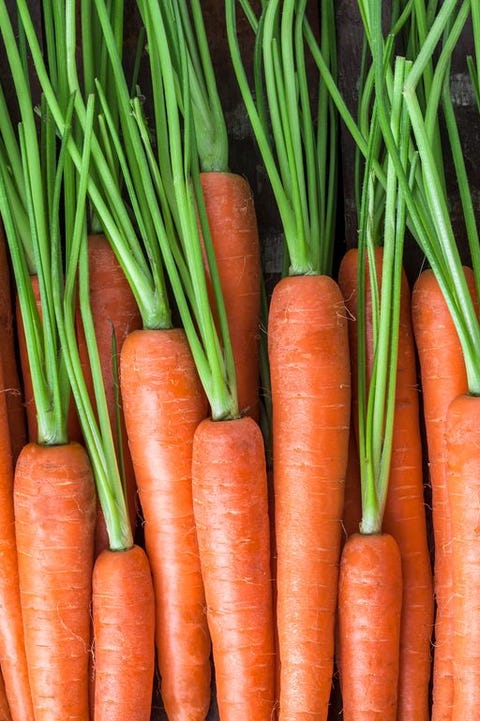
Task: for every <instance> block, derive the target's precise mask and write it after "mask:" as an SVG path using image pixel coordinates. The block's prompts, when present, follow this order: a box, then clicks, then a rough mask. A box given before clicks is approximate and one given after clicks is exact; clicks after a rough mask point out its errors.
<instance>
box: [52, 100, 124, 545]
mask: <svg viewBox="0 0 480 721" xmlns="http://www.w3.org/2000/svg"><path fill="white" fill-rule="evenodd" d="M93 110H94V103H93V96H90V98H89V101H88V105H87V113H86V118H85V120H86V123H85V139H84V145H83V152H82V163H81V167H80V172H79V178H78V190H77V194H76V196H75V198H73V199H72V198H71V199H70V200H71V202H72V203H74V204H75V220H74V229H73V237H72V242H71V245H70V252H69V254H68V256H67V259H66V275H65V282H64V285H63V282H62V270H61V266H60V257H61V248H60V234H59V233H58V232H57V233H55V235H54V247H53V251H54V252H53V253H52V267H51V275H52V279H53V282H54V286H55V292H54V299H55V310H56V316H57V319H58V328H59V333H60V336H61V340H62V346H63V348H64V350H65V359H66V366H67V372H68V376H69V378H70V382H71V385H72V390H73V393H74V397H75V402H76V405H77V409H78V413H79V417H80V422H81V425H82V432H83V435H84V438H85V443H86V447H87V450H88V452H89V456H90V460H91V463H92V468H93V472H94V477H95V482H96V485H97V490H98V496H99V500H100V503H101V506H102V511H103V514H104V517H105V523H106V527H107V532H108V538H109V547H110V549H112V550H123V549H127V548H130V547H131V546H132V544H133V538H132V531H131V527H130V522H129V517H128V511H127V507H126V502H125V497H124V493H123V487H122V481H121V477H120V473H119V469H118V464H117V459H116V454H115V446H114V441H113V436H112V430H111V427H110V421H109V415H108V408H107V402H106V397H105V391H104V387H103V381H102V369H101V365H100V359H99V357H98V350H97V346H96V340H95V328H94V324H93V320H92V316H91V309H90V305H89V287H88V254H87V244H86V241H87V237H86V197H87V183H88V173H89V165H90V153H91V138H92V125H93ZM67 140H68V136H67V134H65V135H64V137H63V139H62V153H63V154H64V155H66V147H67ZM57 187H58V186H57ZM78 270H79V288H78V291H79V292H78V295H79V298H80V311H81V316H82V321H83V325H84V329H85V338H86V341H87V348H88V355H89V360H90V366H91V371H92V378H93V381H94V395H95V410H94V409H93V407H92V404H91V402H90V398H89V393H88V389H87V386H86V383H85V379H84V376H83V371H82V364H81V360H80V355H79V352H78V345H77V339H76V332H75V308H76V295H77V293H76V291H77V271H78ZM97 418H98V423H97V420H96V419H97Z"/></svg>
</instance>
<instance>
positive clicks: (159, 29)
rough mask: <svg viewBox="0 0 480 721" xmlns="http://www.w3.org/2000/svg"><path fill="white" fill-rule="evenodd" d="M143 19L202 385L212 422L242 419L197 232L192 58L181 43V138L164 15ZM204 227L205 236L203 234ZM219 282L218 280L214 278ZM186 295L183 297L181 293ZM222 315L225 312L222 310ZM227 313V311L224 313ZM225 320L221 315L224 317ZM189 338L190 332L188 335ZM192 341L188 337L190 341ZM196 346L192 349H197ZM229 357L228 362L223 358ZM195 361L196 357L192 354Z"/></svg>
mask: <svg viewBox="0 0 480 721" xmlns="http://www.w3.org/2000/svg"><path fill="white" fill-rule="evenodd" d="M142 16H143V17H144V21H145V28H146V36H147V42H148V45H149V49H150V54H151V55H154V57H155V58H156V60H157V63H158V64H157V66H156V67H159V68H160V70H161V73H162V81H163V88H164V102H165V117H166V120H167V126H166V136H167V142H168V148H169V153H168V156H169V162H170V167H171V177H172V178H173V185H174V190H175V202H176V205H177V208H178V214H177V217H178V220H179V227H178V228H177V232H178V237H179V239H180V242H181V245H182V250H183V256H184V259H185V263H186V267H187V269H188V273H189V278H190V282H191V283H192V288H193V294H194V298H195V308H196V317H197V319H198V325H199V327H198V331H199V334H200V336H201V339H202V345H203V348H204V352H205V357H206V361H207V366H208V369H209V380H208V383H207V384H204V386H205V389H206V391H207V394H208V395H209V401H210V406H211V411H212V417H213V418H214V419H221V418H230V417H237V416H238V407H237V398H236V391H235V373H234V368H233V358H232V356H231V348H230V347H229V339H228V334H227V333H226V329H225V328H224V323H223V322H222V323H221V325H222V330H223V331H224V332H223V338H222V343H220V341H219V339H218V336H217V332H216V329H215V323H214V320H213V315H212V310H211V308H210V303H209V298H208V292H207V285H206V278H205V271H204V267H203V258H202V253H201V243H200V235H199V231H198V222H197V210H198V214H199V218H200V221H201V222H202V223H203V224H205V218H206V214H205V210H204V208H203V207H202V203H201V197H202V196H201V193H199V188H200V185H199V180H198V167H197V166H196V162H195V158H196V157H197V152H196V147H195V132H194V129H193V126H192V122H193V115H192V109H191V104H190V81H189V78H188V59H187V58H186V56H185V54H184V53H183V52H182V48H183V47H184V45H183V44H181V45H179V48H178V52H179V57H180V60H181V63H182V64H181V68H180V71H179V73H178V78H179V79H180V80H181V89H182V102H181V107H182V109H183V120H184V125H183V133H182V122H181V118H180V108H179V104H178V92H177V90H178V89H177V87H176V85H175V83H174V82H173V78H174V76H175V72H174V68H173V65H172V57H171V53H170V49H169V46H168V42H167V37H166V27H165V23H164V20H163V17H162V13H161V12H160V7H159V5H157V4H155V3H148V4H147V5H144V6H143V7H142ZM205 227H206V226H205V225H204V231H205ZM203 235H204V242H205V245H206V249H207V253H208V252H209V240H208V237H207V236H206V235H205V232H204V234H203ZM214 280H215V279H214ZM182 295H183V293H182ZM177 303H178V298H177ZM184 307H185V306H184V305H183V304H180V306H179V309H180V313H181V317H182V322H183V323H184V326H185V329H186V331H187V329H188V328H189V327H190V323H187V324H185V320H186V319H185V318H184V316H183V314H182V309H184ZM220 310H222V309H221V308H220ZM223 312H224V311H223ZM220 319H221V321H222V316H221V317H220ZM187 336H188V332H187ZM189 341H190V337H189ZM196 346H197V343H196V342H195V343H194V344H193V345H191V347H192V350H193V349H195V347H196ZM224 352H226V354H227V355H226V357H224V355H223V353H224ZM194 357H195V354H194Z"/></svg>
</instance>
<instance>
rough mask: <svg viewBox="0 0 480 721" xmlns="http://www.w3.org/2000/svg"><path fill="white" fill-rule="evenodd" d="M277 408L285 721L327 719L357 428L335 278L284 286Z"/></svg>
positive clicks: (277, 295) (272, 318)
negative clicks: (352, 432)
mask: <svg viewBox="0 0 480 721" xmlns="http://www.w3.org/2000/svg"><path fill="white" fill-rule="evenodd" d="M268 338H269V359H270V370H271V381H272V405H273V469H274V489H275V528H276V548H277V625H278V643H279V662H280V669H281V670H280V719H282V720H287V719H289V720H290V719H294V718H295V719H307V718H308V719H310V718H312V716H315V717H316V718H318V719H321V718H325V719H326V718H327V713H328V701H329V697H330V690H331V681H332V671H333V653H334V628H335V609H336V603H337V580H338V562H339V555H340V542H341V535H342V526H341V519H342V510H343V498H344V481H345V473H346V467H347V457H348V442H349V440H348V439H349V421H350V361H349V351H348V335H347V320H346V314H345V308H344V302H343V298H342V295H341V293H340V290H339V288H338V286H337V284H336V283H335V282H334V281H333V280H332V279H331V278H329V277H327V276H321V275H317V276H314V275H312V276H297V277H289V278H285V279H283V280H281V281H280V282H279V283H278V284H277V285H276V287H275V289H274V292H273V296H272V300H271V305H270V311H269V321H268Z"/></svg>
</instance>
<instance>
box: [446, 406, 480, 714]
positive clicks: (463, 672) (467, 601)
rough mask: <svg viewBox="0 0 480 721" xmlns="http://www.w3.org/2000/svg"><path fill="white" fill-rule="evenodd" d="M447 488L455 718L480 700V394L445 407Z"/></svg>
mask: <svg viewBox="0 0 480 721" xmlns="http://www.w3.org/2000/svg"><path fill="white" fill-rule="evenodd" d="M446 438H447V493H448V500H449V506H450V522H451V534H452V535H451V549H452V550H451V553H452V569H453V575H452V581H453V646H452V650H453V701H454V702H453V710H452V721H460V719H467V718H476V717H477V716H478V707H479V703H480V671H479V669H480V621H479V619H480V583H479V574H478V568H479V566H480V540H479V532H478V531H479V525H478V523H479V521H478V519H479V516H480V450H479V449H480V398H479V397H476V396H469V395H461V396H458V397H457V398H455V399H454V400H453V401H452V403H451V404H450V406H449V408H448V412H447V424H446Z"/></svg>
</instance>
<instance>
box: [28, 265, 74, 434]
mask: <svg viewBox="0 0 480 721" xmlns="http://www.w3.org/2000/svg"><path fill="white" fill-rule="evenodd" d="M30 282H31V285H32V290H33V297H34V299H35V303H36V304H37V310H38V313H39V317H40V319H41V318H42V301H41V297H40V282H39V278H38V275H31V276H30ZM16 321H17V333H18V349H19V357H20V368H21V374H22V383H23V395H24V399H25V411H26V416H27V434H28V440H29V441H30V442H31V443H36V442H37V441H38V425H37V409H36V406H35V399H34V395H33V385H32V376H31V372H30V361H29V358H28V351H27V343H26V339H25V330H24V324H23V319H22V313H21V310H20V305H19V303H18V298H17V304H16ZM67 433H68V438H69V439H70V440H71V441H76V442H77V443H81V442H82V431H81V429H80V422H79V420H78V415H77V411H76V408H75V404H74V402H73V399H72V400H71V402H70V406H69V410H68V420H67Z"/></svg>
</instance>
